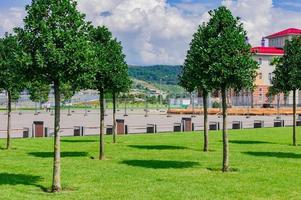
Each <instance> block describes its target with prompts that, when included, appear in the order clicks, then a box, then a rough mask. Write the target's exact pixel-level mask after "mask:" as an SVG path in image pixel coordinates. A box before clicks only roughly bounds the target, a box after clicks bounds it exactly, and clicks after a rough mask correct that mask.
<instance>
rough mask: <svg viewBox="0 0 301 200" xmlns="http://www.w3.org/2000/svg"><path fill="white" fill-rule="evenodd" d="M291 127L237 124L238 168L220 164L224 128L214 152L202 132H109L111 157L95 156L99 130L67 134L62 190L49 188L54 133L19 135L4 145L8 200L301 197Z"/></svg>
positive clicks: (215, 136)
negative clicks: (115, 135) (8, 147)
mask: <svg viewBox="0 0 301 200" xmlns="http://www.w3.org/2000/svg"><path fill="white" fill-rule="evenodd" d="M290 131H291V129H290V128H278V129H257V130H255V129H253V130H244V131H231V132H230V139H231V144H230V151H231V156H230V161H231V165H232V167H233V168H236V169H238V171H237V172H231V173H227V174H223V173H221V172H219V171H215V169H217V168H219V167H220V166H221V161H222V153H221V149H222V148H221V147H222V146H221V145H222V142H221V138H222V137H221V133H220V132H211V134H210V139H211V144H210V145H211V146H210V147H211V150H212V151H211V152H210V153H203V152H202V151H201V150H200V149H201V145H202V136H201V135H200V134H198V133H185V134H159V135H131V136H122V137H119V143H118V144H112V143H111V138H110V137H107V138H106V140H107V142H106V154H107V158H108V160H106V161H98V160H93V159H91V158H90V157H91V156H92V157H97V149H98V143H97V137H82V138H62V140H63V141H62V152H63V153H62V156H63V159H62V184H63V187H64V188H65V189H66V190H65V191H64V192H63V193H61V194H50V193H46V192H43V191H42V189H43V188H45V187H46V188H49V187H50V184H51V176H52V158H51V153H50V152H52V150H53V148H52V144H53V142H52V139H51V138H46V139H15V140H14V141H13V146H14V147H16V149H15V150H12V151H10V152H8V151H4V150H0V161H1V162H0V191H2V192H1V195H0V199H39V200H42V199H52V198H54V197H55V198H56V199H68V200H69V199H114V200H115V199H131V200H132V199H139V200H140V199H171V200H175V199H190V200H191V199H244V200H247V199H273V200H276V199H300V195H301V173H300V164H301V162H300V161H301V147H300V146H299V147H293V146H291V145H289V144H290V142H291V133H290ZM298 131H299V132H300V129H298ZM4 142H5V141H4V140H0V146H4ZM48 152H49V153H48ZM212 169H213V170H212ZM4 191H5V192H4Z"/></svg>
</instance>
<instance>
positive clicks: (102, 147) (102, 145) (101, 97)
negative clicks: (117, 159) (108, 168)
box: [99, 90, 105, 160]
mask: <svg viewBox="0 0 301 200" xmlns="http://www.w3.org/2000/svg"><path fill="white" fill-rule="evenodd" d="M103 93H104V91H103V90H101V91H99V105H100V121H99V126H100V129H99V160H104V159H105V152H104V150H105V143H104V116H105V109H104V94H103Z"/></svg>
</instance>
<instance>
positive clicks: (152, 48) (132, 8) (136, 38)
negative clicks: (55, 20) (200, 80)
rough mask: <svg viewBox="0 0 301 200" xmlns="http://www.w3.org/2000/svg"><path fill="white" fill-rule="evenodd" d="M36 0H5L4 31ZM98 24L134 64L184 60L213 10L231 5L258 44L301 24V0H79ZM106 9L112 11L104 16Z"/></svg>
mask: <svg viewBox="0 0 301 200" xmlns="http://www.w3.org/2000/svg"><path fill="white" fill-rule="evenodd" d="M30 1H31V0H0V35H3V34H4V32H6V31H7V32H10V31H11V30H12V29H13V27H15V26H22V25H23V23H22V19H23V18H24V16H25V15H26V13H25V11H24V6H25V5H26V4H29V3H30ZM78 2H79V10H80V11H82V12H84V13H86V14H87V20H89V21H92V22H93V24H94V25H105V26H107V27H108V28H109V29H110V30H111V31H112V32H113V34H114V36H115V37H117V39H118V40H120V41H121V42H122V44H123V47H124V52H125V54H126V56H127V61H128V63H129V64H135V65H152V64H182V63H183V61H184V58H185V55H186V52H187V49H188V47H189V42H190V41H191V39H192V35H193V33H194V32H195V31H196V29H197V26H198V25H199V24H201V23H203V22H206V21H208V19H209V16H208V11H209V10H211V9H214V8H217V7H218V6H220V5H225V6H227V7H228V8H229V9H230V10H231V11H232V12H233V15H235V16H239V17H240V18H241V19H242V22H243V23H244V25H245V29H246V30H247V32H248V36H249V38H250V41H251V43H252V45H253V46H257V45H259V44H260V40H261V37H262V36H266V35H269V34H271V33H274V32H278V31H280V30H282V29H285V28H289V27H294V28H301V20H300V19H301V0H224V1H222V0H79V1H78ZM101 13H107V14H106V15H101Z"/></svg>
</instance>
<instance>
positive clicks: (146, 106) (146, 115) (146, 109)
mask: <svg viewBox="0 0 301 200" xmlns="http://www.w3.org/2000/svg"><path fill="white" fill-rule="evenodd" d="M147 99H148V94H146V96H145V109H144V110H145V115H144V117H148V102H147Z"/></svg>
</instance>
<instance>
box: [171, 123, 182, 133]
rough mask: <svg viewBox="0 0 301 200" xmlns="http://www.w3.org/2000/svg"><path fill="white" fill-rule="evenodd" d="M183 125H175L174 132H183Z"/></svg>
mask: <svg viewBox="0 0 301 200" xmlns="http://www.w3.org/2000/svg"><path fill="white" fill-rule="evenodd" d="M181 130H182V124H181V123H174V125H173V132H181Z"/></svg>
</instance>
